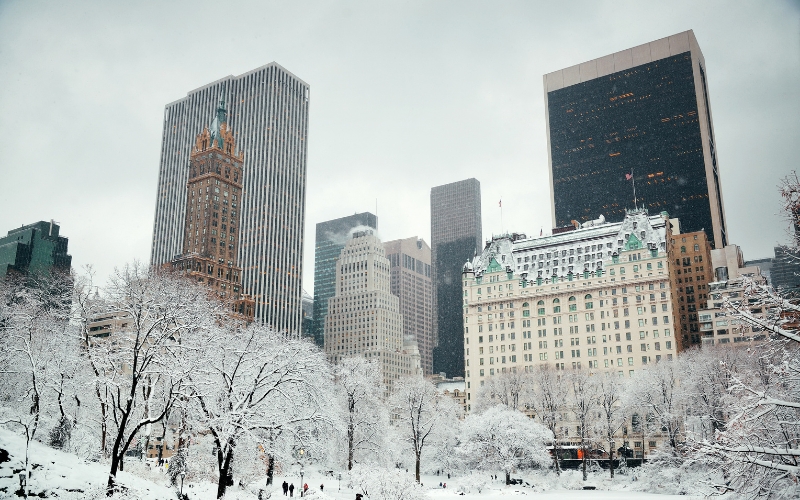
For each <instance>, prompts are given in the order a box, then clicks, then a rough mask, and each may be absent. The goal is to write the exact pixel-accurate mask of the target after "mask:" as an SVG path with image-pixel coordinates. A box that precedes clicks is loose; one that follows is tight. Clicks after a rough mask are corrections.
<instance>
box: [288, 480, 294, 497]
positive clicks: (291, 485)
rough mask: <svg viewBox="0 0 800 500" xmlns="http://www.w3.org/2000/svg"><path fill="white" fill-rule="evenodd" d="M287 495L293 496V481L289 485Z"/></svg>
mask: <svg viewBox="0 0 800 500" xmlns="http://www.w3.org/2000/svg"><path fill="white" fill-rule="evenodd" d="M289 496H290V497H293V496H294V483H292V484H290V485H289Z"/></svg>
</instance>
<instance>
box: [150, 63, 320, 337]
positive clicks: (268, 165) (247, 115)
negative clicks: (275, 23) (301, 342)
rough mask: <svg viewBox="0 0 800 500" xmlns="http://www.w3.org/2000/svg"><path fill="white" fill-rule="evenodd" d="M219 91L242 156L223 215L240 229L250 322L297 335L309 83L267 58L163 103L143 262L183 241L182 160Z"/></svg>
mask: <svg viewBox="0 0 800 500" xmlns="http://www.w3.org/2000/svg"><path fill="white" fill-rule="evenodd" d="M221 94H222V95H223V96H224V99H225V102H227V103H229V104H228V109H227V130H228V131H230V132H232V133H233V134H234V135H235V137H236V139H237V143H238V147H239V149H240V151H241V152H242V153H243V154H244V160H243V164H242V179H241V189H242V196H243V198H244V200H243V202H242V203H241V204H240V206H239V207H238V210H237V215H236V216H235V217H234V216H232V215H231V216H230V217H231V218H233V219H235V220H233V221H231V219H229V222H228V223H229V224H230V223H231V222H233V223H235V224H236V226H235V227H237V232H238V234H239V242H238V243H239V247H238V252H237V253H238V263H239V265H240V266H241V268H242V274H241V278H242V287H243V291H244V292H245V293H246V294H248V295H249V296H250V297H252V298H253V299H254V300H255V318H256V319H257V320H259V321H261V322H263V323H266V324H268V325H270V326H272V327H273V328H275V329H277V330H280V331H284V332H286V333H288V334H290V335H299V334H300V331H301V325H302V305H301V304H302V294H303V291H302V286H301V282H302V272H303V268H302V257H303V231H304V225H305V202H306V198H305V196H306V163H307V151H308V140H307V139H308V106H309V86H308V84H306V83H305V82H303V81H302V80H300V79H299V78H297V77H296V76H294V75H293V74H291V73H290V72H288V71H286V69H284V68H282V67H281V66H280V65H278V64H276V63H270V64H267V65H266V66H262V67H260V68H257V69H255V70H253V71H250V72H248V73H245V74H243V75H240V76H227V77H225V78H222V79H220V80H218V81H216V82H213V83H210V84H208V85H206V86H204V87H201V88H199V89H196V90H193V91H191V92H189V93H188V95H187V96H186V97H185V98H183V99H180V100H178V101H175V102H173V103H170V104H167V106H166V108H165V110H164V131H163V135H162V142H161V165H160V169H159V176H158V193H157V199H156V211H155V221H154V224H153V246H152V251H151V254H150V261H151V264H152V265H154V266H160V265H162V264H164V263H167V262H170V261H172V259H174V258H175V257H176V256H177V255H179V254H181V252H182V250H183V248H184V238H185V237H186V233H185V232H184V223H185V214H186V186H187V181H188V180H189V169H187V168H186V165H187V163H189V161H190V160H191V152H192V147H193V146H195V145H196V136H197V134H198V133H200V132H201V131H202V130H203V128H204V126H205V125H206V124H207V123H208V122H207V120H208V117H209V116H212V115H213V114H214V112H215V110H216V108H217V104H218V102H219V96H220V95H221ZM212 128H213V127H212ZM229 193H230V192H229ZM231 211H232V210H231ZM237 218H238V219H237ZM220 222H221V221H220ZM226 234H227V237H230V234H229V233H226ZM218 244H219V242H217V245H218ZM227 250H228V251H230V249H227ZM215 258H217V259H218V257H217V256H216V255H215ZM227 260H230V259H229V258H228V257H226V262H227Z"/></svg>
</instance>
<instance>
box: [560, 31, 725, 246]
mask: <svg viewBox="0 0 800 500" xmlns="http://www.w3.org/2000/svg"><path fill="white" fill-rule="evenodd" d="M544 87H545V102H546V113H547V132H548V144H549V162H550V187H551V191H550V192H551V202H552V204H553V224H554V227H561V226H565V225H568V224H569V223H570V222H571V221H572V220H577V221H579V222H584V221H587V220H593V219H596V218H597V217H598V216H599V215H600V214H602V215H604V216H605V217H606V219H608V220H610V221H618V220H622V219H623V217H624V216H625V209H626V208H628V209H630V208H633V207H634V204H635V203H636V204H638V205H639V206H640V207H645V208H647V209H649V210H650V212H651V213H658V212H662V211H666V212H668V213H669V216H670V217H671V218H678V219H679V220H680V224H681V232H692V231H700V230H705V232H706V234H707V235H708V238H709V240H710V241H711V242H712V243H713V244H714V246H715V247H716V248H722V247H723V246H725V245H726V244H727V234H726V226H725V211H724V209H723V203H722V193H721V188H720V179H719V165H718V164H717V158H716V148H715V141H714V129H713V125H712V120H711V107H710V103H709V100H708V85H707V79H706V69H705V60H704V58H703V54H702V52H701V51H700V47H699V45H698V44H697V40H696V39H695V37H694V33H692V31H686V32H683V33H679V34H677V35H673V36H670V37H668V38H662V39H661V40H656V41H654V42H650V43H647V44H644V45H640V46H638V47H634V48H632V49H628V50H624V51H622V52H617V53H615V54H612V55H609V56H606V57H602V58H600V59H595V60H594V61H589V62H586V63H583V64H579V65H577V66H573V67H571V68H567V69H564V70H560V71H556V72H554V73H549V74H547V75H545V76H544ZM631 173H632V174H633V180H632V181H631V180H630V179H629V174H631ZM634 182H635V188H636V195H635V198H634V192H633V183H634Z"/></svg>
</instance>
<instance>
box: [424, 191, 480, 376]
mask: <svg viewBox="0 0 800 500" xmlns="http://www.w3.org/2000/svg"><path fill="white" fill-rule="evenodd" d="M481 232H482V227H481V183H480V182H478V180H477V179H466V180H463V181H458V182H453V183H450V184H445V185H443V186H436V187H434V188H432V189H431V263H432V269H433V311H434V314H433V321H434V324H433V331H434V345H435V346H436V347H435V348H434V349H433V372H434V373H445V374H446V375H447V376H448V377H451V378H452V377H463V376H464V329H463V321H464V319H463V315H462V297H461V295H462V291H461V267H462V266H463V265H464V262H467V261H468V260H472V258H473V257H474V256H475V255H476V254H478V253H479V252H480V251H481V244H482V241H481Z"/></svg>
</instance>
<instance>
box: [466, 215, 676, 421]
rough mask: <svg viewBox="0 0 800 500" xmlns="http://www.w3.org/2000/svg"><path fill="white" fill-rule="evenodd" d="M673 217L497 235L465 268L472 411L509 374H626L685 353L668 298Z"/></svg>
mask: <svg viewBox="0 0 800 500" xmlns="http://www.w3.org/2000/svg"><path fill="white" fill-rule="evenodd" d="M677 232H678V221H677V219H669V218H668V216H667V214H666V213H662V214H660V215H655V216H649V215H648V214H647V212H646V211H644V210H635V211H628V212H627V213H626V216H625V219H624V220H623V221H622V222H618V223H608V222H606V221H605V220H604V219H603V218H602V217H601V218H600V219H598V220H595V221H590V222H587V223H584V224H583V225H580V224H577V223H575V225H573V226H568V227H566V228H559V229H555V230H554V231H553V233H554V234H552V235H549V236H544V237H539V238H526V237H525V236H524V235H517V234H515V235H503V236H498V237H493V238H492V241H491V242H489V243H487V245H486V247H485V249H484V250H483V252H482V253H481V255H479V256H477V257H475V259H474V260H473V261H472V262H467V263H466V264H465V265H464V271H463V275H462V276H463V283H462V284H463V295H464V298H463V299H464V303H463V312H464V362H465V375H466V391H467V405H468V408H469V406H470V402H471V400H472V399H473V398H474V397H475V396H476V395H477V393H478V390H479V388H480V387H481V386H483V384H484V382H485V380H486V379H487V378H488V377H491V376H493V375H496V374H500V373H505V372H508V371H517V370H525V371H532V370H533V369H534V367H535V366H536V365H539V364H550V365H551V366H552V367H553V368H555V369H557V370H566V369H583V370H586V369H590V370H598V371H607V372H615V373H617V374H618V375H619V376H630V375H632V374H633V373H634V372H635V371H636V370H639V369H642V368H644V367H646V366H647V365H649V364H651V363H655V362H657V361H659V360H661V359H672V358H673V357H674V356H675V355H676V354H677V353H678V352H679V351H680V347H681V346H680V345H679V342H680V339H679V338H677V337H675V330H674V326H673V325H674V324H675V320H674V316H673V308H672V299H671V295H670V293H671V292H670V280H669V265H670V263H669V258H668V255H667V250H668V248H667V245H668V242H669V241H670V235H671V234H672V233H677Z"/></svg>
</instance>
